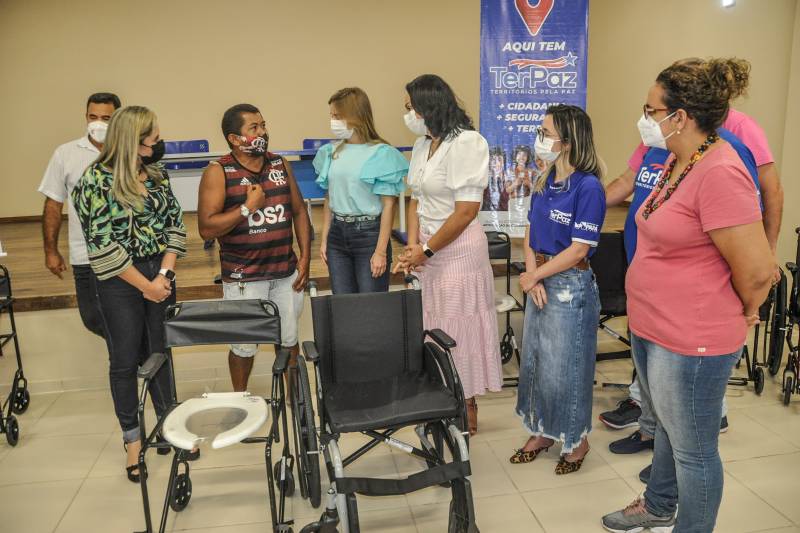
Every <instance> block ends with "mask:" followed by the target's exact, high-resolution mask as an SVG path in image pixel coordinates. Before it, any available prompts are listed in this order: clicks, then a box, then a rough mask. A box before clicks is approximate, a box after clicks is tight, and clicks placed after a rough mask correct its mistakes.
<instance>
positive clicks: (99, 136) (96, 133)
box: [86, 120, 108, 144]
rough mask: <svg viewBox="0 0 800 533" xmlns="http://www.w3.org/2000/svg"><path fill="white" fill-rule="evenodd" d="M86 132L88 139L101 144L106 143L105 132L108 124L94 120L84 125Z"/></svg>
mask: <svg viewBox="0 0 800 533" xmlns="http://www.w3.org/2000/svg"><path fill="white" fill-rule="evenodd" d="M86 131H87V133H89V137H91V138H92V139H94V141H95V142H99V143H100V144H103V143H104V142H106V132H107V131H108V122H103V121H102V120H95V121H93V122H90V123H89V124H87V125H86Z"/></svg>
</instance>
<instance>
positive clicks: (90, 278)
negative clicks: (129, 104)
mask: <svg viewBox="0 0 800 533" xmlns="http://www.w3.org/2000/svg"><path fill="white" fill-rule="evenodd" d="M120 105H121V104H120V101H119V97H117V95H115V94H112V93H95V94H93V95H91V96H90V97H89V99H88V101H87V102H86V124H87V125H86V133H85V134H84V135H83V136H82V137H81V138H79V139H76V140H74V141H70V142H68V143H66V144H62V145H61V146H59V147H58V148H56V151H55V152H54V153H53V157H51V158H50V163H49V164H48V165H47V170H46V171H45V173H44V178H42V184H41V185H39V192H40V193H42V194H44V195H45V196H46V198H45V201H44V212H43V214H42V234H43V236H44V256H45V265H46V266H47V269H48V270H50V272H52V273H53V274H55V275H56V276H58V277H59V278H63V276H62V273H63V272H64V271H66V270H67V266H66V264H65V263H64V258H63V257H61V253H59V251H58V232H59V230H60V229H61V213H62V211H63V208H64V202H65V201H66V202H67V217H68V220H69V227H68V229H69V262H70V264H71V265H72V273H73V276H74V277H75V294H76V298H77V300H78V311H79V312H80V315H81V320H82V321H83V325H84V326H86V329H88V330H89V331H91V332H92V333H94V334H96V335H100V336H101V337H102V336H103V325H102V320H101V319H100V312H99V306H98V304H97V297H96V294H95V278H94V274H93V273H92V269H91V267H90V266H89V256H88V254H87V251H86V242H85V241H84V238H83V231H82V230H81V225H80V222H79V221H78V217H77V214H76V213H75V207H74V206H73V205H72V202H71V201H69V198H70V194H71V193H72V189H73V188H75V185H76V184H77V183H78V180H79V179H80V178H81V176H82V175H83V173H84V171H85V170H86V167H88V166H89V165H91V164H92V163H93V162H94V160H95V159H97V156H98V155H99V154H100V149H101V148H102V147H103V142H104V141H105V138H106V130H107V129H108V121H109V120H111V115H112V114H113V113H114V111H116V110H117V109H119V107H120Z"/></svg>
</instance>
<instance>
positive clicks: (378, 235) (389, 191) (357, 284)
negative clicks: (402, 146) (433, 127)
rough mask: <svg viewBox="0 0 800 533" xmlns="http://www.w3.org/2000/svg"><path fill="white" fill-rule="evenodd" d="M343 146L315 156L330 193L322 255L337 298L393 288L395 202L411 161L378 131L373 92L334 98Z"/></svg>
mask: <svg viewBox="0 0 800 533" xmlns="http://www.w3.org/2000/svg"><path fill="white" fill-rule="evenodd" d="M328 104H329V105H330V114H331V133H333V136H334V137H335V138H336V139H338V142H334V143H331V144H326V145H325V146H323V147H322V148H320V150H319V152H317V155H316V157H315V158H314V170H316V172H317V174H318V176H319V177H318V178H317V184H318V185H319V186H320V187H322V188H323V189H326V190H327V191H328V194H327V195H326V197H325V208H324V225H323V228H322V243H321V244H320V255H321V256H322V260H323V261H325V263H326V264H327V265H328V271H329V272H330V277H331V289H332V290H333V293H334V294H346V293H356V292H380V291H387V290H389V265H390V264H391V262H392V247H391V243H390V242H389V240H390V237H391V232H392V221H393V219H394V203H395V199H396V197H397V196H398V195H399V194H400V192H401V191H402V190H403V187H404V184H403V178H404V177H405V175H406V174H407V173H408V162H407V161H406V159H405V158H404V157H403V156H402V154H400V152H399V151H398V150H397V149H396V148H394V147H392V146H390V145H389V144H387V143H386V141H384V140H383V139H382V138H381V137H380V136H379V135H378V132H377V131H376V130H375V124H374V122H373V119H372V107H371V106H370V103H369V98H368V97H367V94H366V93H365V92H364V91H363V90H361V89H359V88H357V87H349V88H345V89H341V90H339V91H337V92H336V93H334V95H333V96H331V98H330V100H328Z"/></svg>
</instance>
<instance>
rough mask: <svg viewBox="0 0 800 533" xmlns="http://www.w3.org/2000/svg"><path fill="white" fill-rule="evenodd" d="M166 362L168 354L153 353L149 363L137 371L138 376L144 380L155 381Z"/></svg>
mask: <svg viewBox="0 0 800 533" xmlns="http://www.w3.org/2000/svg"><path fill="white" fill-rule="evenodd" d="M166 361H167V354H165V353H162V352H156V353H151V354H150V357H148V358H147V361H145V362H144V364H142V366H140V367H139V370H137V371H136V375H137V376H138V377H140V378H142V379H153V377H154V376H155V375H156V373H157V372H158V371H159V369H161V367H162V366H164V363H165V362H166Z"/></svg>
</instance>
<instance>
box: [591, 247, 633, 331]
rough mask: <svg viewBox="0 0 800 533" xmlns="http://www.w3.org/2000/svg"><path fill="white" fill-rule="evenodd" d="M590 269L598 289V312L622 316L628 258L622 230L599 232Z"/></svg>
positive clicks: (624, 309)
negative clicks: (598, 239) (598, 240)
mask: <svg viewBox="0 0 800 533" xmlns="http://www.w3.org/2000/svg"><path fill="white" fill-rule="evenodd" d="M592 270H593V271H594V275H595V278H596V279H597V287H598V288H599V289H600V314H601V315H614V316H624V315H625V314H626V313H627V305H626V298H625V274H626V273H627V272H628V260H627V257H626V256H625V243H624V239H623V234H622V232H613V233H601V234H600V242H599V243H598V245H597V251H596V252H595V254H594V255H593V256H592Z"/></svg>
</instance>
